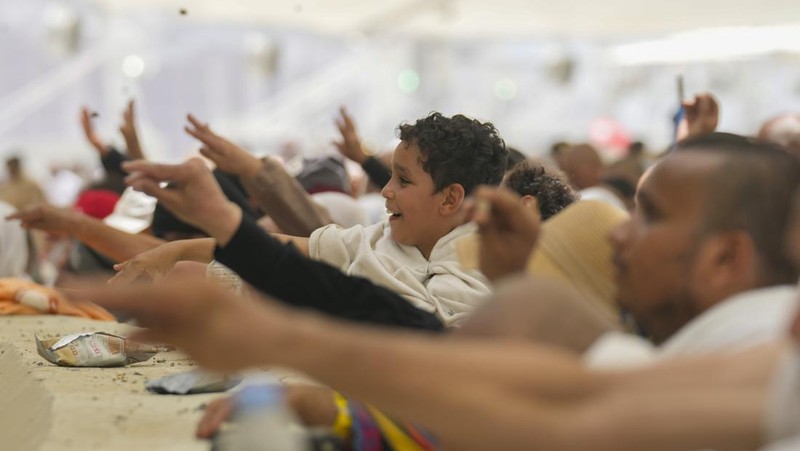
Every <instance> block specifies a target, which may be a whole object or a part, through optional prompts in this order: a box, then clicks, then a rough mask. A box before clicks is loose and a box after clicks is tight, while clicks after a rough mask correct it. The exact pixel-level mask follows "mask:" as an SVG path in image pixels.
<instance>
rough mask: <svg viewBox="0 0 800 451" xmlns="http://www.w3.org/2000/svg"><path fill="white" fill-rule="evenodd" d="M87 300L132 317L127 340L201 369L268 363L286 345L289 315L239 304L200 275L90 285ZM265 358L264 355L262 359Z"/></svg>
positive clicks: (262, 305) (265, 303) (264, 304)
mask: <svg viewBox="0 0 800 451" xmlns="http://www.w3.org/2000/svg"><path fill="white" fill-rule="evenodd" d="M87 294H88V296H87V297H88V298H89V300H91V301H93V302H95V303H97V304H99V305H102V306H104V307H106V308H108V309H112V310H114V311H117V312H122V313H124V314H125V315H126V316H129V317H131V318H134V319H136V321H137V324H139V325H140V326H142V327H144V328H145V329H143V330H140V331H137V332H135V333H134V334H133V335H132V336H131V338H132V339H135V340H139V341H145V342H153V343H169V344H173V345H175V346H177V347H179V348H180V349H182V350H184V351H185V352H187V353H188V354H189V355H190V356H191V357H192V358H194V359H195V360H197V362H198V363H199V364H200V365H202V366H204V367H205V368H208V369H212V370H219V371H234V370H239V369H242V368H247V367H251V366H255V365H260V364H268V363H271V362H269V361H264V359H266V360H269V355H270V352H269V351H270V350H279V349H280V348H281V347H285V346H286V345H287V343H286V342H285V335H284V334H283V332H284V331H285V330H286V329H287V328H289V327H291V323H292V321H291V318H290V316H291V315H292V313H291V312H290V311H288V309H286V308H285V307H281V306H279V305H277V304H275V303H274V302H272V301H270V300H267V299H262V300H260V302H257V303H253V302H243V301H242V299H240V298H238V297H237V296H236V295H234V294H233V293H231V292H230V291H228V290H225V289H222V288H220V287H217V286H216V285H214V284H213V283H210V282H208V281H207V280H206V279H205V278H204V277H196V276H194V277H174V278H173V277H170V278H166V279H162V280H161V281H158V282H155V283H152V284H134V285H128V286H105V287H92V288H91V289H90V290H89V292H88V293H87ZM265 355H266V357H265Z"/></svg>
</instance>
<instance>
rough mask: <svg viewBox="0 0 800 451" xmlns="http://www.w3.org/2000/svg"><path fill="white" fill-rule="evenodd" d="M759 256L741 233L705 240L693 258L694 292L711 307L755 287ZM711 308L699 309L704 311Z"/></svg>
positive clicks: (728, 233)
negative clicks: (700, 294) (696, 291)
mask: <svg viewBox="0 0 800 451" xmlns="http://www.w3.org/2000/svg"><path fill="white" fill-rule="evenodd" d="M757 260H758V255H757V254H756V249H755V243H754V242H753V238H751V237H750V235H748V234H747V233H745V232H743V231H738V230H734V231H729V232H721V233H717V234H715V235H714V236H711V237H709V238H706V239H705V240H704V242H703V243H702V244H701V245H700V246H699V248H698V250H697V255H696V258H695V270H696V272H695V274H694V277H695V288H696V289H697V290H698V292H702V293H703V294H704V296H701V298H702V299H705V300H706V301H705V302H706V303H707V304H714V303H716V302H719V300H721V299H725V298H727V297H729V296H732V295H734V294H736V293H739V292H741V291H746V290H749V289H752V288H754V287H755V285H756V282H757V280H756V277H757V265H758V261H757ZM711 306H712V305H702V306H701V307H702V308H703V309H706V308H709V307H711Z"/></svg>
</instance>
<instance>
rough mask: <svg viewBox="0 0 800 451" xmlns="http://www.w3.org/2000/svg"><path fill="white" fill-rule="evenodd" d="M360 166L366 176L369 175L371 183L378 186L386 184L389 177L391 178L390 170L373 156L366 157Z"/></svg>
mask: <svg viewBox="0 0 800 451" xmlns="http://www.w3.org/2000/svg"><path fill="white" fill-rule="evenodd" d="M361 167H362V168H364V172H366V173H367V177H369V179H370V180H371V181H372V183H374V184H375V186H377V187H378V188H383V187H384V186H386V184H387V183H389V179H391V178H392V171H390V170H389V168H387V167H386V166H384V165H383V163H381V162H380V160H378V159H377V158H375V157H367V159H366V160H364V162H363V163H362V164H361Z"/></svg>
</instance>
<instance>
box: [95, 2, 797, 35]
mask: <svg viewBox="0 0 800 451" xmlns="http://www.w3.org/2000/svg"><path fill="white" fill-rule="evenodd" d="M96 1H97V3H98V4H100V5H101V6H102V7H103V8H105V9H107V10H108V11H109V12H111V13H120V14H124V13H127V12H130V11H132V10H142V9H143V8H153V9H158V10H160V11H162V12H163V13H167V14H175V15H176V16H178V15H181V11H182V10H184V11H185V13H186V14H185V15H181V16H182V17H183V18H184V19H185V20H202V21H206V20H212V21H231V22H243V23H250V24H252V23H263V24H269V25H277V26H284V27H292V28H300V29H306V30H315V31H319V32H323V33H333V34H365V33H366V34H376V33H377V34H382V33H385V32H390V33H401V34H412V35H417V36H451V37H461V38H470V37H492V36H498V37H500V36H540V37H544V36H547V37H551V36H573V37H595V38H597V37H599V38H612V37H627V36H632V35H633V36H648V35H650V36H652V35H659V34H664V33H671V32H678V31H686V30H693V29H699V28H707V27H731V26H769V25H787V24H795V23H800V1H798V0H760V1H752V0H670V1H656V0H595V1H593V0H295V1H287V0H96Z"/></svg>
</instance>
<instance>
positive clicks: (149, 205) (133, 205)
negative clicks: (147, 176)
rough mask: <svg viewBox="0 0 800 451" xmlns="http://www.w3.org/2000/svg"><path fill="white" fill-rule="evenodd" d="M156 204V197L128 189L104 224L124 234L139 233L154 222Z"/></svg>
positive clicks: (104, 220)
mask: <svg viewBox="0 0 800 451" xmlns="http://www.w3.org/2000/svg"><path fill="white" fill-rule="evenodd" d="M156 202H157V200H156V198H155V197H151V196H148V195H147V194H145V193H142V192H139V191H135V190H134V189H133V188H126V189H125V191H124V192H123V193H122V196H121V197H120V198H119V200H118V201H117V204H116V205H115V206H114V211H113V212H112V213H111V214H110V215H108V216H106V218H105V219H103V222H105V223H106V224H107V225H109V226H111V227H113V228H115V229H117V230H122V231H123V232H128V233H139V232H141V231H143V230H145V229H146V228H148V227H149V226H150V223H151V222H152V221H153V210H155V208H156Z"/></svg>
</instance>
